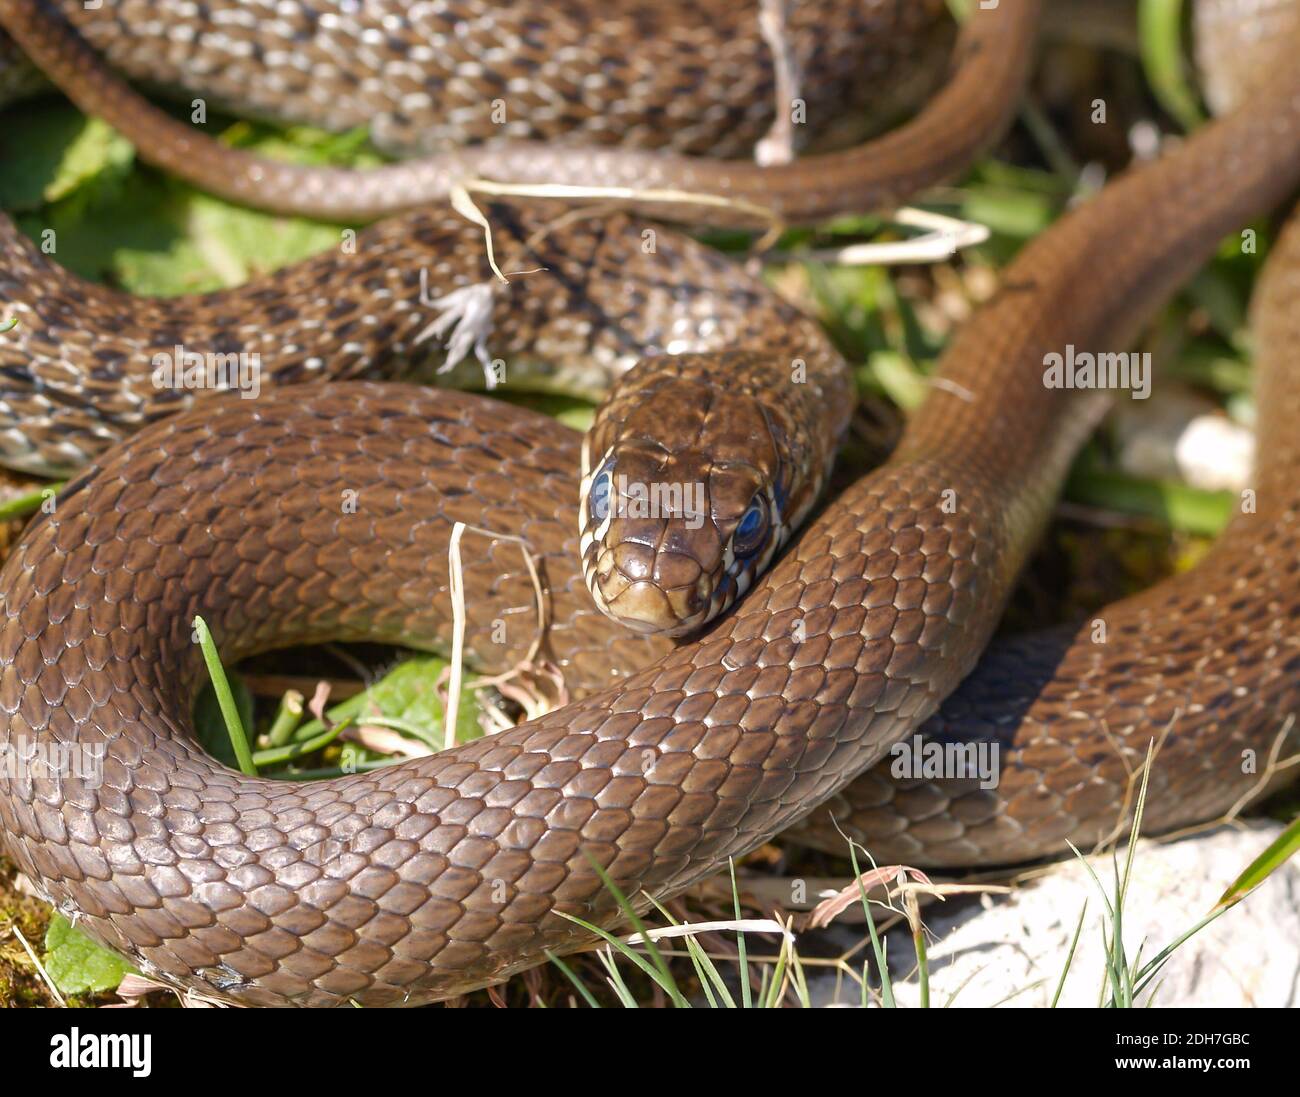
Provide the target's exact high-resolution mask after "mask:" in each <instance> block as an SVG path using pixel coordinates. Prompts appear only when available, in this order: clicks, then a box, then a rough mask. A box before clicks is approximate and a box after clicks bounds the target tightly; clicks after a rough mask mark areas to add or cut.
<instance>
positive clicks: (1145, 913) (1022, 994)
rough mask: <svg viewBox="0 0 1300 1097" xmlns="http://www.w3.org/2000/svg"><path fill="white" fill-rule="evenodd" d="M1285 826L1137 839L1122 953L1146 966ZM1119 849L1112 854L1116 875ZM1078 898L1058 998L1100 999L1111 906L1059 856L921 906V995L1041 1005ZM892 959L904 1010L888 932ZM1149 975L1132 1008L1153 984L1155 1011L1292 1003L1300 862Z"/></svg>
mask: <svg viewBox="0 0 1300 1097" xmlns="http://www.w3.org/2000/svg"><path fill="white" fill-rule="evenodd" d="M1281 829H1282V828H1281V827H1280V826H1279V825H1278V824H1275V823H1271V822H1252V823H1250V824H1248V825H1245V826H1243V827H1242V828H1241V829H1231V828H1221V829H1218V830H1215V831H1212V832H1208V833H1205V834H1201V835H1198V836H1195V837H1189V838H1184V839H1180V840H1177V841H1173V842H1167V843H1160V842H1155V841H1148V840H1144V841H1143V842H1142V843H1141V844H1140V845H1139V847H1138V850H1137V858H1136V861H1135V863H1134V868H1133V876H1132V879H1131V882H1130V886H1129V893H1128V899H1127V902H1126V903H1125V907H1124V941H1125V946H1126V948H1127V949H1128V955H1129V958H1130V960H1132V958H1133V957H1134V956H1135V955H1137V950H1138V949H1139V947H1140V948H1141V956H1142V959H1143V961H1145V960H1146V959H1149V958H1150V957H1152V956H1154V955H1155V954H1156V953H1157V952H1159V951H1160V950H1161V949H1162V948H1164V947H1165V946H1166V945H1167V944H1170V943H1171V942H1173V941H1174V940H1175V939H1176V938H1178V937H1179V936H1180V935H1181V934H1182V933H1184V932H1186V931H1187V930H1188V929H1190V928H1191V927H1192V926H1194V925H1195V924H1196V923H1197V922H1198V921H1200V920H1201V919H1202V918H1203V917H1204V916H1205V915H1206V914H1207V913H1208V912H1209V911H1210V910H1211V909H1212V908H1213V907H1214V904H1215V903H1216V902H1217V901H1218V898H1219V896H1220V895H1222V894H1223V891H1224V890H1225V889H1226V888H1227V887H1228V886H1229V885H1230V884H1231V883H1232V882H1233V881H1234V880H1235V879H1236V878H1237V876H1238V875H1239V874H1240V873H1241V871H1242V870H1243V869H1244V868H1245V867H1246V866H1247V865H1249V864H1250V863H1251V861H1253V860H1254V859H1255V858H1256V857H1257V856H1258V855H1259V853H1260V852H1261V851H1262V850H1263V849H1264V848H1265V847H1266V846H1267V845H1268V843H1269V842H1271V841H1272V840H1273V839H1274V838H1276V837H1277V835H1278V834H1279V833H1280V832H1281ZM1125 853H1126V851H1125V850H1121V851H1120V854H1119V856H1120V858H1121V860H1120V868H1121V871H1122V870H1123V858H1124V856H1125ZM1090 863H1091V864H1092V866H1093V871H1095V872H1096V874H1097V876H1098V878H1099V879H1100V880H1101V882H1102V884H1103V886H1104V887H1105V888H1106V890H1107V899H1109V898H1110V896H1111V894H1112V892H1113V886H1114V885H1113V880H1114V875H1113V869H1112V867H1111V860H1110V859H1109V858H1108V857H1099V858H1092V859H1090ZM1085 900H1086V901H1087V904H1088V911H1087V915H1086V917H1085V920H1084V929H1083V933H1082V936H1081V937H1080V940H1079V947H1078V950H1077V952H1076V953H1075V956H1074V960H1073V962H1072V963H1071V965H1070V971H1069V974H1068V976H1067V977H1066V981H1065V988H1064V991H1063V992H1062V994H1061V999H1060V1005H1062V1006H1083V1007H1092V1006H1096V1005H1097V1004H1098V1002H1099V1000H1100V997H1101V992H1102V990H1103V988H1104V983H1105V969H1104V954H1103V951H1102V930H1103V928H1108V921H1107V919H1106V918H1105V911H1106V904H1105V902H1104V901H1103V900H1102V895H1101V893H1100V892H1099V890H1098V888H1097V884H1096V882H1094V880H1093V879H1092V877H1091V876H1090V875H1089V874H1088V872H1087V870H1086V869H1085V868H1084V866H1083V865H1082V864H1081V863H1080V862H1079V861H1078V860H1077V859H1076V860H1073V861H1065V862H1062V863H1061V864H1060V865H1058V866H1055V867H1053V868H1052V869H1051V870H1050V871H1049V872H1048V874H1047V875H1045V876H1043V877H1042V878H1040V879H1038V880H1035V881H1033V882H1031V883H1028V884H1026V885H1025V886H1023V887H1021V888H1019V889H1018V890H1017V891H1015V892H1014V893H1013V894H1012V895H1010V896H1006V897H998V898H996V899H995V898H991V897H988V896H985V897H983V898H982V899H977V900H962V901H960V902H956V901H952V900H950V901H948V902H947V903H944V904H930V905H929V906H927V907H926V908H925V909H924V911H923V917H924V919H925V922H926V925H927V927H928V928H929V929H930V931H931V933H932V937H931V941H932V942H933V943H932V946H931V947H930V949H929V961H930V1004H931V1005H932V1006H943V1005H946V1004H948V1003H949V1001H950V1000H951V1001H952V1004H953V1005H956V1006H977V1007H989V1006H995V1005H999V1004H1007V1005H1013V1006H1046V1005H1048V1004H1050V1002H1051V999H1052V996H1053V994H1054V993H1055V992H1056V987H1057V983H1058V981H1059V980H1060V977H1061V971H1062V969H1063V968H1064V967H1065V960H1066V955H1067V953H1068V952H1069V947H1070V940H1071V938H1072V937H1073V935H1074V930H1075V926H1076V925H1077V923H1078V919H1079V911H1080V910H1081V909H1082V908H1083V905H1084V902H1085ZM859 932H860V931H859V930H858V929H857V928H856V927H852V928H850V927H847V926H845V927H840V928H839V929H837V930H836V931H835V933H836V936H837V938H838V939H841V940H843V939H845V937H846V936H847V935H848V934H853V935H855V936H856V935H857V934H858V933H859ZM935 938H937V940H935ZM889 956H890V965H891V970H892V971H893V975H894V978H895V980H896V981H895V984H894V993H895V997H896V999H897V1001H898V1003H899V1005H901V1006H915V1005H917V1004H919V1001H918V999H919V988H918V986H917V984H916V981H915V978H914V972H913V970H912V969H913V968H914V966H915V954H914V952H913V950H912V944H911V937H910V934H908V933H907V932H906V931H904V932H901V933H900V932H897V931H894V932H891V933H890V935H889ZM895 964H897V967H895ZM818 982H819V985H818V988H817V989H818V991H820V993H818V994H816V997H817V999H818V1000H819V1001H820V1002H821V1003H823V1004H832V1000H833V996H834V990H833V981H832V980H830V979H828V978H823V979H821V980H819V981H818ZM1156 984H1157V985H1156V986H1155V988H1154V990H1153V991H1152V992H1149V993H1147V994H1143V995H1142V996H1140V998H1139V1003H1140V1004H1142V1005H1145V1004H1147V1002H1148V999H1149V998H1150V997H1151V994H1152V993H1153V994H1154V1004H1155V1005H1157V1006H1228V1007H1234V1006H1236V1007H1241V1006H1252V1007H1257V1006H1270V1007H1286V1006H1295V1005H1297V1004H1298V1002H1297V999H1298V998H1300V860H1296V859H1293V860H1292V861H1290V862H1288V863H1287V864H1285V865H1283V866H1282V867H1281V868H1280V869H1278V870H1277V871H1276V872H1275V873H1274V874H1273V875H1272V876H1271V877H1270V878H1269V879H1268V880H1267V881H1266V882H1265V884H1264V885H1263V886H1262V887H1261V888H1259V889H1258V890H1257V891H1256V892H1255V893H1254V894H1252V895H1251V896H1250V897H1249V898H1248V899H1246V900H1245V901H1244V902H1242V903H1239V904H1238V905H1237V906H1236V907H1234V908H1233V909H1231V910H1229V911H1228V912H1227V913H1225V914H1224V915H1222V916H1221V917H1220V918H1219V919H1218V920H1217V921H1215V922H1213V923H1212V924H1211V925H1209V926H1207V927H1206V928H1205V929H1203V930H1201V932H1200V933H1198V934H1197V935H1196V936H1194V937H1193V938H1191V940H1189V941H1187V942H1186V943H1185V944H1184V945H1182V946H1181V947H1180V948H1179V949H1178V950H1177V951H1176V952H1175V953H1174V954H1173V956H1172V957H1171V958H1170V960H1169V961H1168V963H1167V964H1166V965H1165V967H1164V970H1163V971H1162V973H1161V974H1160V976H1159V977H1158V978H1157V980H1156ZM840 998H841V1000H842V1001H844V1002H851V1001H853V1000H854V999H855V988H849V987H847V986H845V987H844V988H843V989H842V990H841V991H840Z"/></svg>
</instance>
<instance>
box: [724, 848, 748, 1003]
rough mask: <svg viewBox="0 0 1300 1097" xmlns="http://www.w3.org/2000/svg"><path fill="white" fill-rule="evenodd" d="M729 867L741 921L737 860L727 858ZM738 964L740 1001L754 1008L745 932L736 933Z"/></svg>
mask: <svg viewBox="0 0 1300 1097" xmlns="http://www.w3.org/2000/svg"><path fill="white" fill-rule="evenodd" d="M727 867H728V868H729V869H730V870H731V905H732V909H733V910H734V911H735V912H736V921H738V922H739V921H740V889H739V887H737V885H736V860H735V858H734V857H728V858H727ZM736 966H737V967H738V968H739V969H740V1003H741V1008H742V1009H753V1008H754V1001H753V994H752V992H751V991H750V988H749V955H748V953H747V952H746V949H745V935H744V933H737V934H736Z"/></svg>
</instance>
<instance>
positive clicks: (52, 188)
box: [0, 102, 135, 211]
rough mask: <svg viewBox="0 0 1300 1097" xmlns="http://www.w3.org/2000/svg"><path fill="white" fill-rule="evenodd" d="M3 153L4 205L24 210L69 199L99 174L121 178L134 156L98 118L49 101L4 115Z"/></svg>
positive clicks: (0, 186)
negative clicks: (69, 196)
mask: <svg viewBox="0 0 1300 1097" xmlns="http://www.w3.org/2000/svg"><path fill="white" fill-rule="evenodd" d="M4 155H5V171H4V174H3V176H0V205H3V206H4V207H5V208H7V209H10V210H20V211H26V210H34V209H38V208H39V207H40V206H41V205H43V204H44V203H46V202H56V201H58V200H59V199H61V198H65V197H67V196H68V195H69V194H71V193H73V192H74V191H76V190H77V189H79V188H80V187H81V186H83V185H84V184H85V183H87V182H88V181H90V180H92V179H94V178H95V177H96V176H98V175H100V174H101V173H104V174H105V175H111V176H112V177H114V178H115V179H121V177H122V176H123V175H125V173H126V172H127V171H128V170H129V169H130V167H131V164H132V162H133V160H134V156H135V153H134V151H133V150H132V148H131V145H130V143H129V142H127V141H126V139H125V138H123V137H120V136H119V135H118V134H117V133H116V132H115V131H114V130H112V129H111V128H110V127H109V126H107V125H105V124H104V123H103V122H101V121H99V120H98V119H87V118H85V117H83V116H82V115H81V114H80V113H79V112H78V111H76V110H75V109H74V108H73V107H72V106H70V105H69V104H67V103H58V102H49V103H36V104H33V105H31V106H29V107H27V108H25V109H24V110H21V111H12V110H11V111H7V112H6V113H5V135H4Z"/></svg>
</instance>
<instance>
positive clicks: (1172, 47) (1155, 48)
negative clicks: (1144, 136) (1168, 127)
mask: <svg viewBox="0 0 1300 1097" xmlns="http://www.w3.org/2000/svg"><path fill="white" fill-rule="evenodd" d="M1138 44H1139V47H1140V50H1141V53H1142V67H1143V69H1144V70H1145V71H1146V76H1147V81H1148V82H1149V83H1150V84H1151V90H1152V91H1153V92H1154V93H1155V97H1156V99H1157V100H1158V101H1159V103H1160V105H1161V106H1162V107H1163V108H1164V109H1165V110H1166V111H1168V112H1169V114H1170V115H1171V116H1172V117H1174V118H1175V119H1177V120H1178V124H1179V125H1181V126H1182V127H1183V129H1186V130H1194V129H1196V127H1197V126H1199V125H1200V124H1201V123H1202V122H1203V121H1204V120H1205V116H1204V114H1202V113H1201V108H1200V104H1199V102H1198V100H1197V97H1196V93H1195V92H1194V91H1193V90H1192V86H1191V83H1190V82H1189V80H1188V66H1187V59H1186V57H1185V55H1184V52H1183V0H1140V3H1139V4H1138Z"/></svg>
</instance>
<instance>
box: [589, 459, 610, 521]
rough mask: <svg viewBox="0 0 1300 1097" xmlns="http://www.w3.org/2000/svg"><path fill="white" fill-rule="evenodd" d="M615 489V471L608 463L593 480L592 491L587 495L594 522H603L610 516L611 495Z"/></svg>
mask: <svg viewBox="0 0 1300 1097" xmlns="http://www.w3.org/2000/svg"><path fill="white" fill-rule="evenodd" d="M613 489H614V473H613V471H612V469H611V468H610V466H609V465H608V464H606V465H605V467H604V468H603V469H601V470H600V471H599V472H598V473H596V478H595V479H594V480H592V482H591V493H590V494H589V495H588V496H587V507H588V509H589V510H590V511H591V518H592V521H594V522H603V521H604V520H605V519H606V518H608V517H609V495H610V492H611V491H613Z"/></svg>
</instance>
